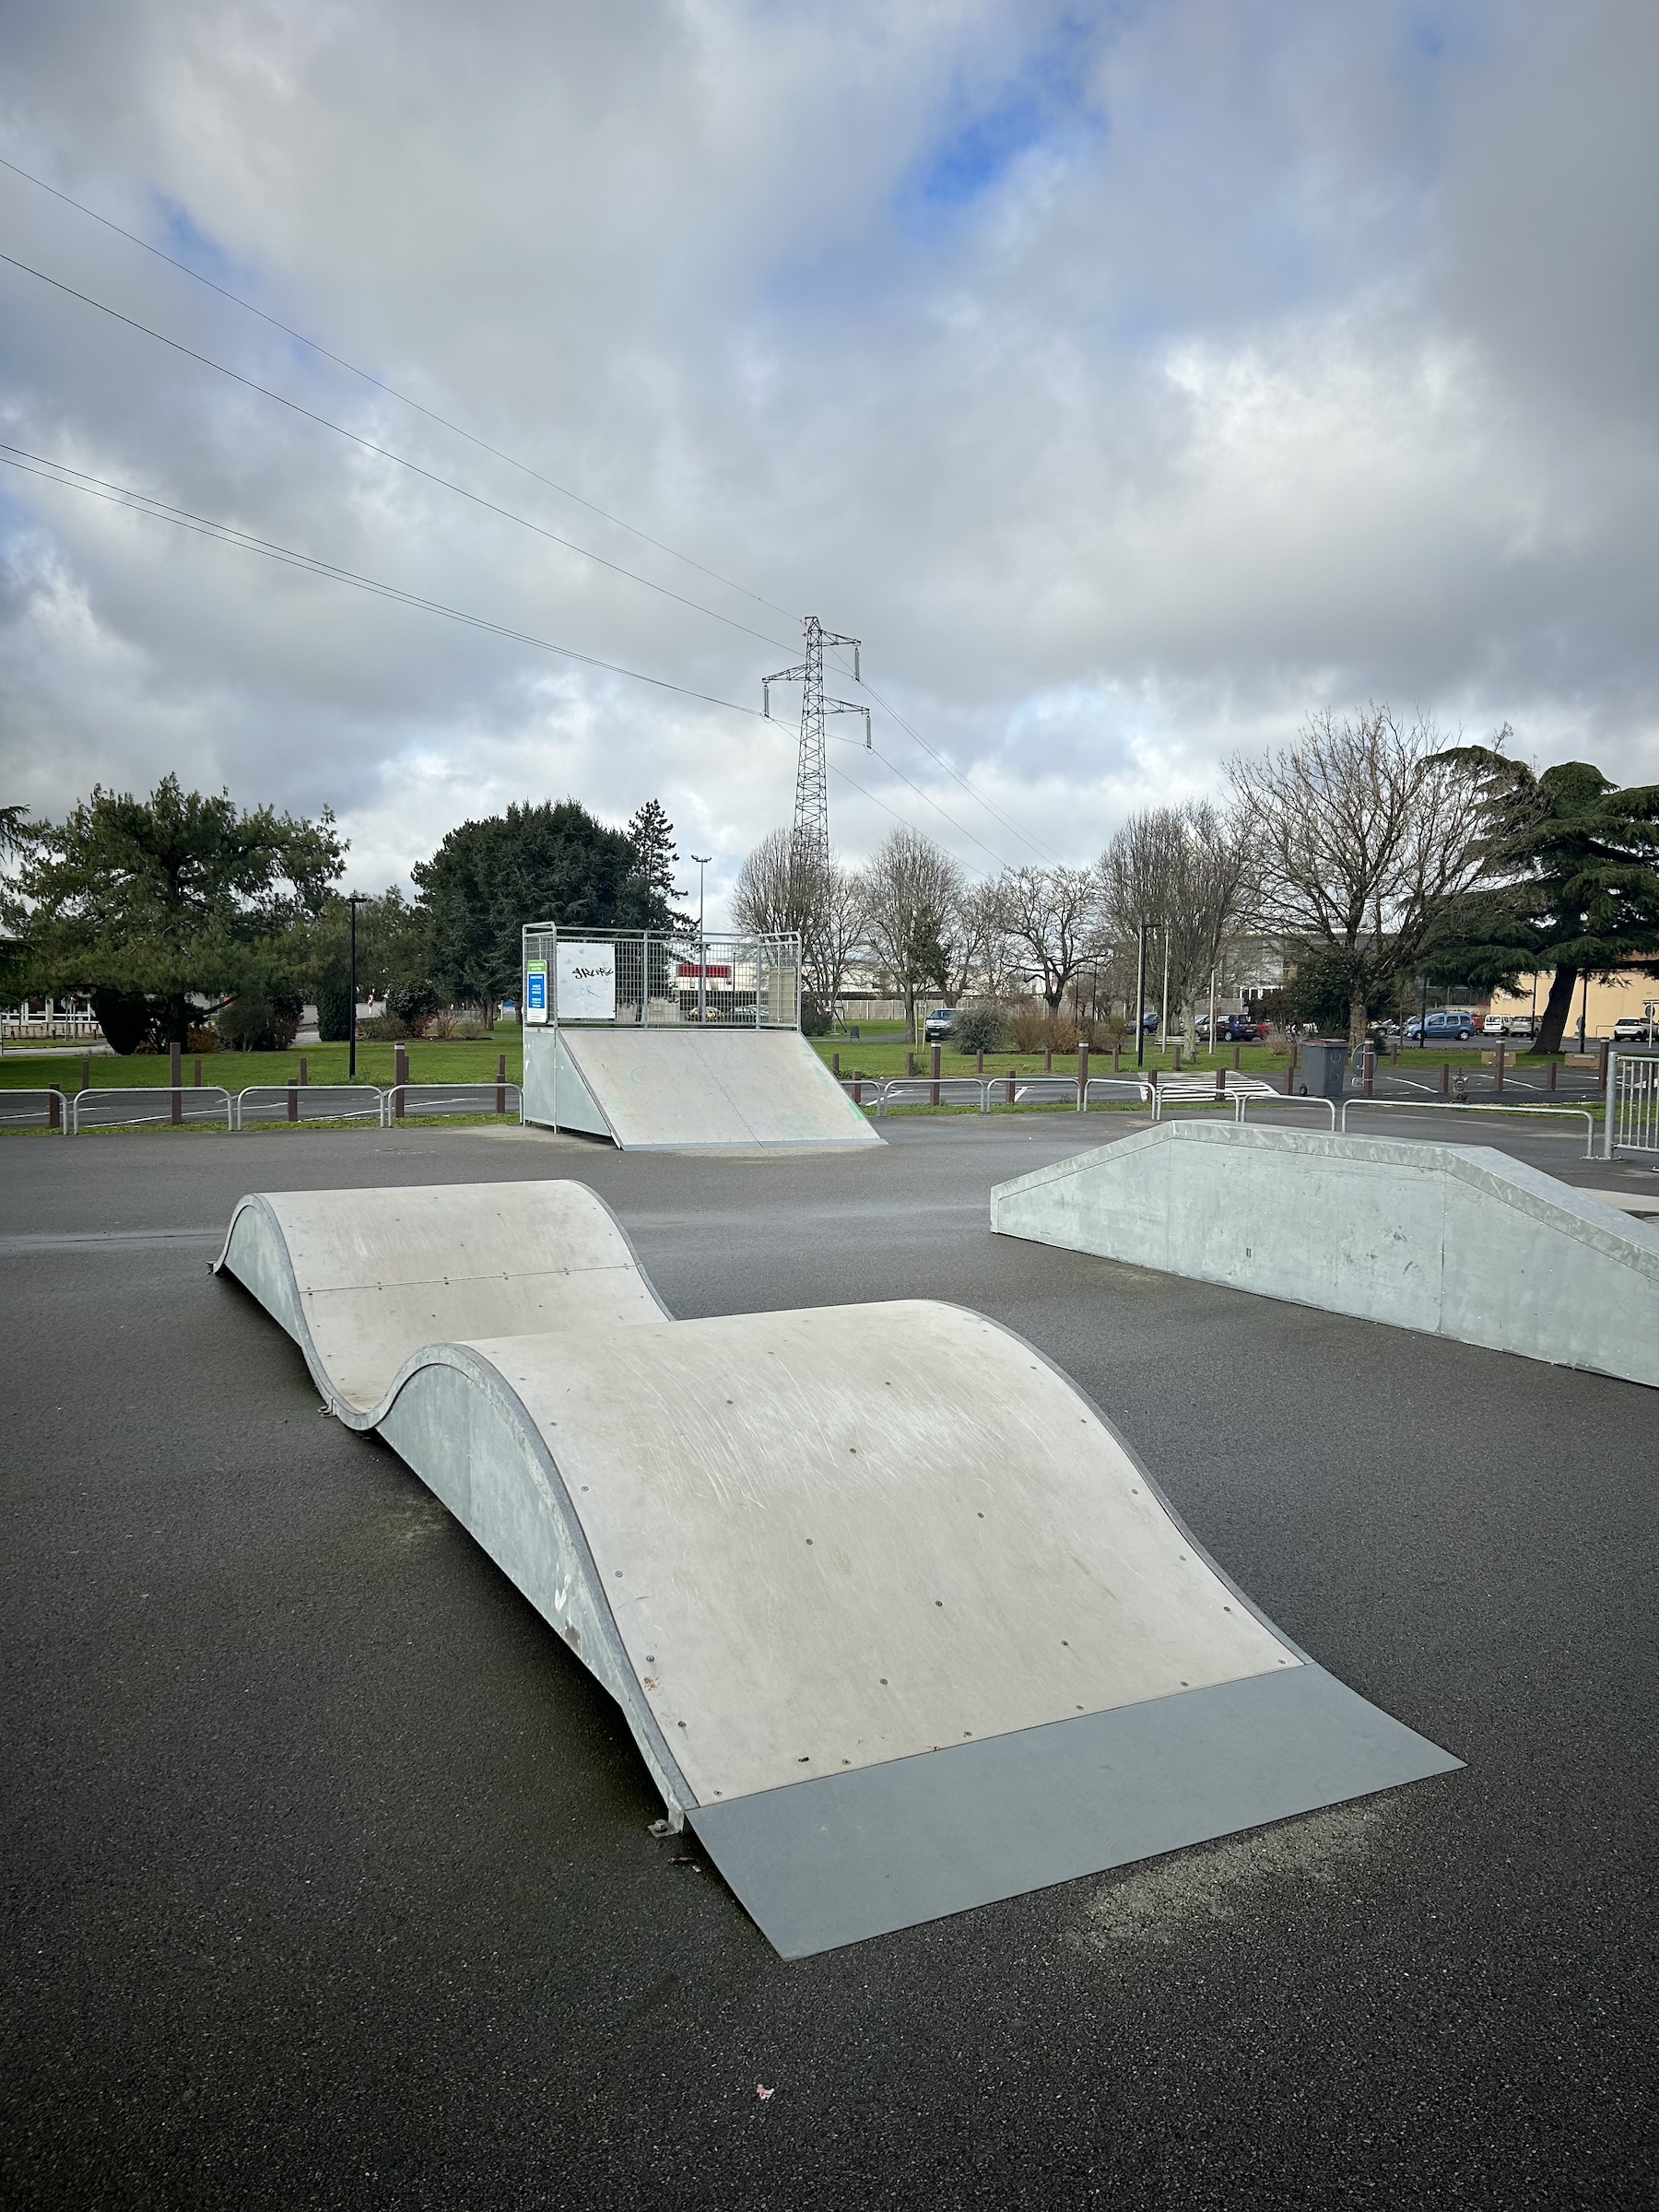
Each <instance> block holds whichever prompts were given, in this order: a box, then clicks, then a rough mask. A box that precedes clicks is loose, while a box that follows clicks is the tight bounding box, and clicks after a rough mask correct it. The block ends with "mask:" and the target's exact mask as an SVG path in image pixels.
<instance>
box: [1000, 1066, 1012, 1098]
mask: <svg viewBox="0 0 1659 2212" xmlns="http://www.w3.org/2000/svg"><path fill="white" fill-rule="evenodd" d="M1013 1103H1014V1070H1013V1069H1012V1068H1010V1069H1009V1070H1008V1072H1007V1074H1006V1077H1004V1078H1003V1104H1004V1105H1005V1106H1012V1105H1013Z"/></svg>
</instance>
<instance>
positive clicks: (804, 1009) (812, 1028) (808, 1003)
mask: <svg viewBox="0 0 1659 2212" xmlns="http://www.w3.org/2000/svg"><path fill="white" fill-rule="evenodd" d="M830 1027H831V1023H830V1014H829V1010H828V1008H826V1007H824V1006H819V1004H818V1000H817V999H816V998H814V996H813V995H812V994H811V992H810V991H803V992H802V994H801V1034H802V1036H804V1037H828V1036H829V1034H830Z"/></svg>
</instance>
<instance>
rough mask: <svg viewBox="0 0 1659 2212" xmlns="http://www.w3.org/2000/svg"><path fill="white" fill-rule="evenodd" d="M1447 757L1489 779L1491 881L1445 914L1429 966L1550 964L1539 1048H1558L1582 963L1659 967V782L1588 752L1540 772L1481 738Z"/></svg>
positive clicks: (1466, 968) (1462, 968)
mask: <svg viewBox="0 0 1659 2212" xmlns="http://www.w3.org/2000/svg"><path fill="white" fill-rule="evenodd" d="M1446 758H1447V759H1450V760H1453V761H1455V762H1458V763H1459V764H1462V765H1465V766H1467V767H1469V768H1471V769H1473V770H1475V771H1476V772H1477V773H1478V774H1480V775H1481V776H1482V777H1483V778H1484V780H1485V783H1486V809H1487V841H1486V864H1485V869H1484V874H1485V877H1486V879H1487V881H1486V885H1485V887H1484V888H1481V889H1480V890H1478V891H1477V892H1475V893H1473V894H1472V895H1471V896H1470V897H1468V898H1467V899H1465V900H1460V901H1459V903H1458V904H1457V906H1456V907H1455V908H1454V909H1453V912H1451V913H1450V914H1449V915H1448V916H1447V919H1446V924H1445V927H1444V929H1443V931H1442V932H1441V935H1440V936H1439V938H1438V939H1437V942H1436V944H1435V947H1434V953H1433V958H1432V959H1431V961H1430V964H1429V970H1428V971H1429V973H1430V975H1431V976H1433V977H1435V978H1436V979H1437V980H1438V979H1440V978H1442V977H1443V978H1446V979H1447V980H1451V981H1457V982H1472V983H1476V984H1479V985H1483V986H1485V987H1486V988H1488V989H1497V988H1500V987H1501V988H1506V989H1513V988H1514V987H1515V985H1516V983H1517V982H1518V981H1519V979H1520V977H1521V976H1522V975H1524V974H1538V973H1540V972H1542V971H1544V970H1546V969H1553V970H1554V971H1555V972H1554V979H1553V981H1552V982H1551V984H1550V988H1549V997H1548V1000H1547V1004H1546V1006H1545V1009H1544V1018H1543V1021H1542V1023H1541V1024H1540V1026H1539V1030H1538V1034H1537V1036H1536V1037H1535V1039H1534V1040H1533V1044H1532V1050H1533V1051H1534V1052H1535V1053H1555V1052H1559V1050H1560V1047H1561V1038H1562V1035H1563V1033H1564V1031H1565V1030H1566V1027H1567V1020H1568V1016H1569V1014H1570V1012H1571V1006H1572V994H1573V992H1574V990H1575V988H1576V987H1577V984H1578V982H1579V979H1580V977H1581V976H1583V975H1585V974H1589V975H1608V974H1611V973H1613V972H1614V971H1617V970H1618V969H1620V968H1639V969H1645V970H1646V971H1648V972H1649V973H1659V784H1652V783H1648V784H1640V785H1632V786H1631V787H1630V788H1629V789H1628V790H1623V791H1621V790H1620V789H1619V788H1618V785H1617V784H1616V783H1614V782H1611V781H1610V780H1609V779H1608V778H1607V777H1606V776H1604V775H1603V773H1602V771H1601V770H1600V769H1599V768H1594V767H1593V766H1592V765H1591V764H1590V762H1588V761H1587V760H1564V761H1562V762H1561V763H1560V764H1559V766H1558V767H1555V768H1547V769H1546V770H1545V771H1544V772H1543V774H1542V775H1535V774H1534V773H1533V771H1532V770H1531V769H1530V768H1528V767H1527V766H1526V765H1525V763H1524V761H1520V760H1512V759H1508V758H1507V756H1505V755H1504V754H1502V753H1499V752H1494V751H1491V750H1490V749H1489V748H1488V747H1485V746H1465V747H1460V748H1459V749H1458V750H1457V751H1455V752H1453V753H1451V754H1448V755H1447V756H1446Z"/></svg>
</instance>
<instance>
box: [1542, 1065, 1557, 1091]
mask: <svg viewBox="0 0 1659 2212" xmlns="http://www.w3.org/2000/svg"><path fill="white" fill-rule="evenodd" d="M1555 1079H1556V1063H1555V1062H1554V1061H1553V1060H1552V1061H1551V1062H1550V1064H1549V1066H1548V1069H1547V1072H1546V1074H1545V1077H1544V1088H1545V1089H1546V1090H1553V1089H1554V1088H1555Z"/></svg>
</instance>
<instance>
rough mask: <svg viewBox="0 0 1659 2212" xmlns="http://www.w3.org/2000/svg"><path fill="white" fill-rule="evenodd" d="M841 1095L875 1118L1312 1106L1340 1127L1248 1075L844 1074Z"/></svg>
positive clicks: (1239, 1114)
mask: <svg viewBox="0 0 1659 2212" xmlns="http://www.w3.org/2000/svg"><path fill="white" fill-rule="evenodd" d="M837 1079H838V1081H839V1082H840V1084H841V1088H842V1090H843V1091H845V1092H846V1094H847V1096H848V1097H849V1098H850V1099H851V1100H852V1101H853V1104H854V1105H855V1106H867V1107H869V1108H871V1109H872V1110H873V1111H874V1112H875V1113H876V1115H877V1119H879V1118H880V1117H882V1116H883V1115H885V1114H887V1113H889V1112H892V1111H893V1109H894V1108H895V1107H904V1106H970V1107H971V1108H973V1110H974V1111H975V1112H979V1113H991V1112H994V1111H995V1109H996V1108H997V1107H999V1106H1002V1107H1008V1106H1068V1107H1070V1108H1071V1109H1072V1110H1073V1111H1074V1112H1078V1113H1087V1112H1088V1109H1089V1107H1090V1106H1092V1105H1099V1104H1111V1103H1112V1101H1113V1100H1116V1101H1117V1102H1118V1103H1119V1104H1127V1103H1129V1102H1130V1101H1132V1100H1133V1101H1135V1102H1137V1103H1139V1104H1141V1105H1144V1106H1149V1107H1150V1108H1151V1109H1152V1118H1153V1119H1154V1121H1157V1120H1159V1119H1160V1118H1161V1115H1162V1113H1163V1111H1164V1109H1165V1108H1166V1107H1169V1106H1174V1105H1182V1106H1191V1107H1195V1108H1201V1107H1205V1106H1227V1107H1231V1109H1232V1111H1233V1117H1234V1119H1235V1120H1237V1121H1242V1120H1243V1118H1244V1110H1245V1108H1246V1107H1247V1106H1291V1107H1309V1106H1311V1107H1313V1108H1314V1109H1315V1110H1316V1111H1318V1112H1324V1113H1325V1114H1327V1115H1329V1117H1330V1122H1331V1126H1332V1127H1333V1128H1335V1124H1336V1109H1335V1106H1334V1105H1333V1104H1332V1102H1331V1100H1329V1099H1317V1098H1315V1099H1309V1098H1300V1097H1289V1096H1287V1095H1286V1094H1285V1093H1284V1092H1282V1091H1278V1090H1276V1089H1275V1088H1273V1086H1272V1085H1271V1084H1268V1083H1262V1082H1259V1081H1256V1080H1255V1079H1254V1078H1252V1077H1245V1079H1244V1082H1243V1084H1242V1085H1241V1086H1239V1087H1238V1088H1235V1086H1234V1083H1233V1082H1231V1081H1230V1082H1229V1083H1228V1084H1227V1085H1226V1088H1223V1089H1218V1088H1217V1086H1216V1081H1215V1078H1214V1077H1174V1078H1171V1077H1165V1078H1164V1079H1162V1080H1161V1081H1159V1082H1158V1083H1153V1082H1152V1081H1151V1080H1150V1079H1149V1078H1148V1077H1139V1076H1124V1075H1118V1076H1089V1077H1088V1078H1087V1079H1086V1080H1084V1081H1081V1082H1079V1080H1078V1078H1077V1077H1076V1076H1072V1075H1066V1076H1062V1075H1051V1074H1042V1075H1023V1074H1019V1073H1012V1074H1004V1075H1000V1076H947V1075H938V1076H931V1075H927V1076H841V1077H838V1078H837Z"/></svg>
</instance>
